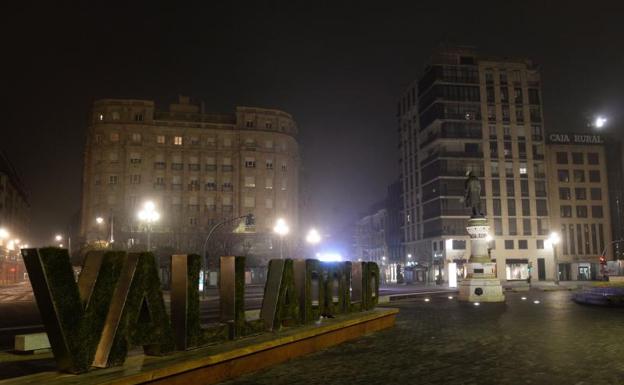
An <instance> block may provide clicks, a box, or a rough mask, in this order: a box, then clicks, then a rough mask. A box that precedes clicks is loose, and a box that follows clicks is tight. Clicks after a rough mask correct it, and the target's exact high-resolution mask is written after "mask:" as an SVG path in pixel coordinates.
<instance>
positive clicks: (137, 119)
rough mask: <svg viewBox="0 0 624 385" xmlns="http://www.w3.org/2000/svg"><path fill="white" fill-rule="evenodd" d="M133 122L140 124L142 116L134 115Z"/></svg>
mask: <svg viewBox="0 0 624 385" xmlns="http://www.w3.org/2000/svg"><path fill="white" fill-rule="evenodd" d="M134 121H135V122H142V121H143V114H134Z"/></svg>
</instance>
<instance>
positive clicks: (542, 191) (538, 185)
mask: <svg viewBox="0 0 624 385" xmlns="http://www.w3.org/2000/svg"><path fill="white" fill-rule="evenodd" d="M535 196H538V197H545V196H546V182H544V181H535Z"/></svg>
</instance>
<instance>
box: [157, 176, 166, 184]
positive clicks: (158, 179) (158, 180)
mask: <svg viewBox="0 0 624 385" xmlns="http://www.w3.org/2000/svg"><path fill="white" fill-rule="evenodd" d="M154 184H155V185H157V186H164V184H165V177H164V176H157V177H156V182H154Z"/></svg>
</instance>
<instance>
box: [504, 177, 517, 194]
mask: <svg viewBox="0 0 624 385" xmlns="http://www.w3.org/2000/svg"><path fill="white" fill-rule="evenodd" d="M505 182H507V196H508V197H512V196H515V195H516V193H515V191H514V190H515V186H514V181H513V179H507V180H506V181H505Z"/></svg>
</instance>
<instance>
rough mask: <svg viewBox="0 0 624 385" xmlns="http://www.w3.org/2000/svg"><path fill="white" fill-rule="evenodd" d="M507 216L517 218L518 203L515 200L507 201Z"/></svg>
mask: <svg viewBox="0 0 624 385" xmlns="http://www.w3.org/2000/svg"><path fill="white" fill-rule="evenodd" d="M507 215H509V216H510V217H515V216H516V201H515V200H513V199H507Z"/></svg>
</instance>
